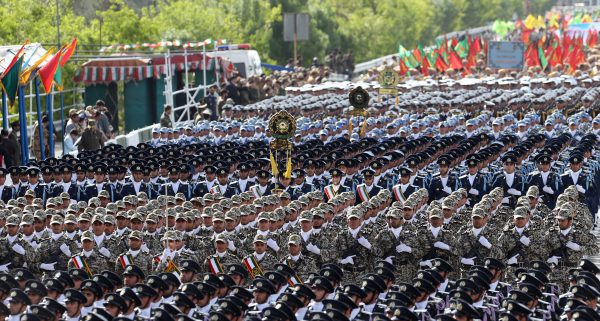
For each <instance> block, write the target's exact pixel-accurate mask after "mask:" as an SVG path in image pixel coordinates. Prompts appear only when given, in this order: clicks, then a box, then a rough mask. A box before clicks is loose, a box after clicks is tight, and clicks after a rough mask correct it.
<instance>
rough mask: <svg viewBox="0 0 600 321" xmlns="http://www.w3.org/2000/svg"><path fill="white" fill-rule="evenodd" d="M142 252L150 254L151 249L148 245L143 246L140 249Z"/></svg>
mask: <svg viewBox="0 0 600 321" xmlns="http://www.w3.org/2000/svg"><path fill="white" fill-rule="evenodd" d="M140 250H142V252H144V253H150V249H149V248H148V246H147V245H146V243H144V244H142V246H141V247H140Z"/></svg>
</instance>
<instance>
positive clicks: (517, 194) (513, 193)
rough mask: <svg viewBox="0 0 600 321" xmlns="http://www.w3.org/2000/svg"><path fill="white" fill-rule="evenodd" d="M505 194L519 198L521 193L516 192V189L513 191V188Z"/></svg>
mask: <svg viewBox="0 0 600 321" xmlns="http://www.w3.org/2000/svg"><path fill="white" fill-rule="evenodd" d="M507 192H508V194H511V195H515V196H521V192H520V191H517V190H516V189H514V188H509V189H508V191H507Z"/></svg>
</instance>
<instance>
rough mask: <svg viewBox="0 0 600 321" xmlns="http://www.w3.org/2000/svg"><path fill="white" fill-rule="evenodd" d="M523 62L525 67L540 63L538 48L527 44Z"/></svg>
mask: <svg viewBox="0 0 600 321" xmlns="http://www.w3.org/2000/svg"><path fill="white" fill-rule="evenodd" d="M525 64H526V65H527V67H535V66H539V65H540V58H539V56H538V50H537V48H536V46H535V45H533V44H531V45H529V46H527V50H525Z"/></svg>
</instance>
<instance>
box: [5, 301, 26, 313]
mask: <svg viewBox="0 0 600 321" xmlns="http://www.w3.org/2000/svg"><path fill="white" fill-rule="evenodd" d="M25 308H27V306H26V305H25V303H23V302H20V301H17V300H12V299H11V300H10V302H9V304H8V309H9V310H10V314H11V315H17V314H20V313H23V312H24V311H25Z"/></svg>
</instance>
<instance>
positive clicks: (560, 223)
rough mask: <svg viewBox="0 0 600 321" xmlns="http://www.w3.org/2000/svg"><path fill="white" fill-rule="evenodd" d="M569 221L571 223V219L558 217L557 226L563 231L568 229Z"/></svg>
mask: <svg viewBox="0 0 600 321" xmlns="http://www.w3.org/2000/svg"><path fill="white" fill-rule="evenodd" d="M571 223H572V220H571V219H562V218H559V219H558V227H559V228H560V229H561V230H563V231H564V230H566V229H568V228H569V227H571Z"/></svg>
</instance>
